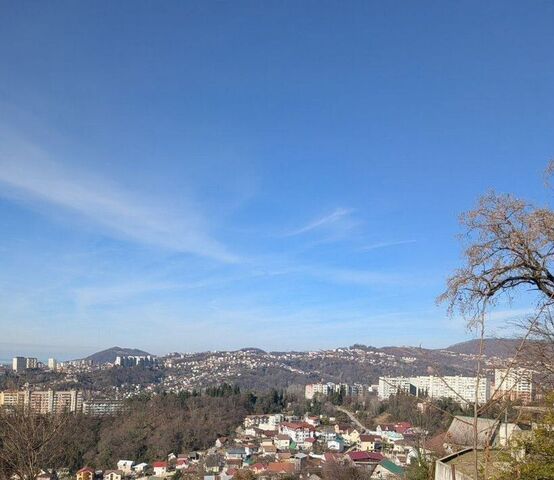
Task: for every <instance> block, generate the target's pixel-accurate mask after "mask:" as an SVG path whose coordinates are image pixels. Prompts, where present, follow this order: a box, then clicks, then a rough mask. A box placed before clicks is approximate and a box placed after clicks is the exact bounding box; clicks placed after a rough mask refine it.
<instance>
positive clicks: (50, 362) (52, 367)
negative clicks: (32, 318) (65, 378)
mask: <svg viewBox="0 0 554 480" xmlns="http://www.w3.org/2000/svg"><path fill="white" fill-rule="evenodd" d="M48 368H49V369H50V370H52V371H56V370H57V369H58V361H57V360H56V359H55V358H49V359H48Z"/></svg>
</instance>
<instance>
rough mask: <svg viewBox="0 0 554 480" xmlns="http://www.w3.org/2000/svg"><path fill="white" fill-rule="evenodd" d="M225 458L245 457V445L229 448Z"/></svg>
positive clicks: (240, 458)
mask: <svg viewBox="0 0 554 480" xmlns="http://www.w3.org/2000/svg"><path fill="white" fill-rule="evenodd" d="M225 458H226V459H237V460H243V459H244V458H246V449H245V448H244V447H233V448H229V449H228V450H227V451H226V452H225Z"/></svg>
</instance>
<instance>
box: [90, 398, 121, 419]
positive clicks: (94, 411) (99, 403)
mask: <svg viewBox="0 0 554 480" xmlns="http://www.w3.org/2000/svg"><path fill="white" fill-rule="evenodd" d="M124 408H125V404H124V402H123V401H122V400H110V399H95V400H85V401H84V402H83V413H84V414H85V415H92V416H97V417H101V416H104V415H115V414H117V413H120V412H122V411H123V410H124Z"/></svg>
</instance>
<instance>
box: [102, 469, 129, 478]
mask: <svg viewBox="0 0 554 480" xmlns="http://www.w3.org/2000/svg"><path fill="white" fill-rule="evenodd" d="M123 476H124V473H123V472H122V471H121V470H106V471H105V472H104V480H121V479H122V478H123Z"/></svg>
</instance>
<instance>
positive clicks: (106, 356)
mask: <svg viewBox="0 0 554 480" xmlns="http://www.w3.org/2000/svg"><path fill="white" fill-rule="evenodd" d="M118 355H150V354H149V353H148V352H145V351H144V350H139V349H138V348H122V347H111V348H107V349H106V350H102V351H101V352H96V353H93V354H92V355H89V356H88V357H86V358H85V360H92V361H93V362H94V363H113V362H115V358H116V357H117V356H118Z"/></svg>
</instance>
